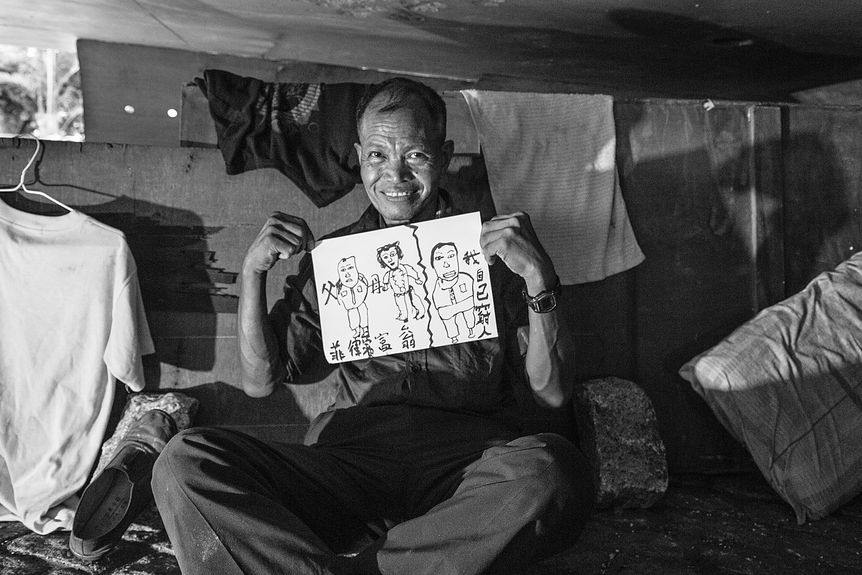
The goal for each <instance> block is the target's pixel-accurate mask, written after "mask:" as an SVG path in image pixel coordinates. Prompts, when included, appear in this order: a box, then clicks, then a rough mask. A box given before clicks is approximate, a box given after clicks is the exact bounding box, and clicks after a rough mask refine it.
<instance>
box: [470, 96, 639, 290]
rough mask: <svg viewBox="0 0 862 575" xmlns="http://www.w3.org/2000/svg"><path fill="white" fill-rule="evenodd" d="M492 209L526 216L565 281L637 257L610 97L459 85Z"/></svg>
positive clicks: (626, 265) (586, 278)
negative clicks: (619, 172)
mask: <svg viewBox="0 0 862 575" xmlns="http://www.w3.org/2000/svg"><path fill="white" fill-rule="evenodd" d="M461 93H462V94H463V96H464V98H465V99H466V101H467V105H468V106H469V108H470V113H471V115H472V117H473V122H474V124H475V126H476V131H477V132H478V133H479V141H480V143H481V146H482V153H483V154H484V156H485V163H486V165H487V169H488V181H489V183H490V186H491V195H492V197H493V200H494V204H495V207H496V210H497V213H500V214H506V213H511V212H515V211H523V212H526V213H527V214H529V216H530V219H531V221H532V222H533V226H534V227H535V229H536V233H537V234H538V235H539V239H540V240H541V242H542V245H543V246H544V247H545V250H546V251H547V252H548V255H550V256H551V258H552V259H553V261H554V265H555V267H556V269H557V274H558V275H559V276H560V281H561V282H562V283H564V284H576V283H586V282H593V281H597V280H601V279H603V278H605V277H607V276H610V275H613V274H615V273H619V272H622V271H625V270H627V269H630V268H632V267H634V266H636V265H637V264H639V263H641V262H642V261H643V260H644V255H643V252H641V249H640V246H638V243H637V240H636V239H635V235H634V231H633V230H632V227H631V223H630V222H629V217H628V213H627V212H626V206H625V202H624V201H623V196H622V191H621V190H620V185H619V180H618V176H617V170H616V163H615V158H616V152H615V146H616V137H615V132H614V118H613V99H612V98H611V97H609V96H601V95H598V96H594V95H580V94H529V93H513V92H485V91H479V90H462V91H461Z"/></svg>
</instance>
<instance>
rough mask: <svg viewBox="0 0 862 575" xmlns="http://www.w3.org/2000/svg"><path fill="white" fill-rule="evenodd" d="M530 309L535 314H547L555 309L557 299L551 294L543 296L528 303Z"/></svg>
mask: <svg viewBox="0 0 862 575" xmlns="http://www.w3.org/2000/svg"><path fill="white" fill-rule="evenodd" d="M530 307H531V308H532V309H533V311H535V312H537V313H547V312H549V311H553V310H554V308H555V307H557V297H556V296H555V295H554V294H553V293H549V294H543V295H541V296H539V297H537V298H535V299H534V300H533V301H532V302H530Z"/></svg>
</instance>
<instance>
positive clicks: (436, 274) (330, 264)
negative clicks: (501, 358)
mask: <svg viewBox="0 0 862 575" xmlns="http://www.w3.org/2000/svg"><path fill="white" fill-rule="evenodd" d="M481 228H482V223H481V220H480V218H479V213H478V212H474V213H471V214H463V215H458V216H452V217H448V218H440V219H436V220H431V221H428V222H421V223H418V224H408V225H403V226H394V227H391V228H385V229H381V230H376V231H373V232H365V233H361V234H354V235H351V236H345V237H341V238H332V239H328V240H323V241H321V242H319V243H318V245H317V246H316V247H315V248H314V249H313V250H312V252H311V255H312V259H313V261H314V278H315V281H316V283H317V286H318V302H319V308H320V323H321V331H322V332H323V345H324V350H325V353H326V358H327V361H329V362H330V363H340V362H343V361H354V360H357V359H364V358H368V357H375V356H382V355H390V354H394V353H401V352H405V351H412V350H420V349H427V348H429V347H437V346H443V345H451V344H455V343H463V342H466V341H472V340H479V339H486V338H490V337H496V336H497V323H496V320H495V315H494V300H493V296H492V294H491V283H490V275H489V271H488V263H487V262H486V261H485V258H484V257H483V256H482V251H481V249H480V247H479V234H480V232H481Z"/></svg>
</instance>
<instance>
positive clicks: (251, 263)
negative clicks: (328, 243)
mask: <svg viewBox="0 0 862 575" xmlns="http://www.w3.org/2000/svg"><path fill="white" fill-rule="evenodd" d="M314 244H315V241H314V235H313V234H312V233H311V230H310V229H308V224H306V223H305V220H303V219H302V218H300V217H297V216H291V215H288V214H285V213H283V212H274V213H273V214H272V215H271V216H270V217H269V218H268V219H267V220H266V223H265V224H264V225H263V227H262V228H261V230H260V232H258V234H257V237H256V238H255V239H254V241H253V242H252V243H251V246H249V248H248V251H247V252H246V254H245V259H244V260H243V271H244V272H254V273H259V274H260V273H266V272H267V271H269V270H270V269H271V268H272V266H274V265H275V264H276V262H277V261H278V260H286V259H287V258H289V257H291V256H292V255H294V254H297V253H300V252H303V251H308V250H311V249H312V248H314Z"/></svg>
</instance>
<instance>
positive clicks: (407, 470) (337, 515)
mask: <svg viewBox="0 0 862 575" xmlns="http://www.w3.org/2000/svg"><path fill="white" fill-rule="evenodd" d="M591 477H592V475H591V473H590V470H589V469H588V466H587V463H586V459H585V458H584V456H583V455H582V454H581V453H580V451H578V449H577V448H576V447H575V446H574V445H572V444H571V443H570V442H569V441H568V440H566V439H564V438H562V437H560V436H558V435H554V434H539V435H533V436H526V437H514V436H513V435H512V434H511V432H510V431H507V430H506V428H504V427H502V426H500V425H498V424H497V423H495V422H494V421H492V420H488V419H485V418H479V417H472V416H468V415H462V414H451V413H446V412H441V411H439V410H432V409H421V408H411V407H404V406H386V407H370V408H366V407H357V408H351V409H347V410H341V411H339V412H336V414H335V416H333V418H332V420H331V421H330V422H329V423H328V425H327V426H326V428H325V429H324V430H323V432H322V433H321V434H320V436H319V437H318V440H317V443H316V444H315V445H311V446H306V445H296V444H284V443H271V442H270V443H267V442H262V441H259V440H257V439H254V438H252V437H249V436H247V435H244V434H241V433H238V432H235V431H231V430H226V429H219V428H192V429H189V430H186V431H184V432H181V433H180V434H178V435H177V436H175V437H174V438H173V439H172V440H171V441H170V443H169V444H168V446H167V447H166V448H165V450H164V451H163V452H162V454H161V456H160V457H159V459H158V461H157V462H156V465H155V469H154V471H153V483H152V484H153V492H154V495H155V499H156V503H157V505H158V508H159V512H160V513H161V516H162V518H163V520H164V524H165V528H166V529H167V532H168V536H169V537H170V539H171V542H172V545H173V548H174V551H175V553H176V557H177V560H178V562H179V565H180V568H181V569H182V572H183V573H184V574H185V575H195V574H200V575H218V574H239V573H244V574H246V575H265V574H271V573H272V574H274V573H285V574H288V573H289V574H330V573H334V574H338V573H341V572H342V570H341V567H339V563H338V562H339V561H341V560H340V559H337V558H336V555H337V554H347V553H357V552H361V553H360V555H359V557H358V558H356V561H358V562H361V563H363V564H364V565H365V568H364V569H363V571H367V572H369V573H383V574H387V575H388V574H405V575H421V574H423V573H427V574H435V575H440V574H448V573H452V574H461V575H463V574H474V573H475V574H478V573H492V574H497V573H504V572H517V570H518V568H519V567H521V566H523V565H524V564H525V563H529V562H532V561H534V560H535V559H537V558H539V557H542V556H546V555H550V554H553V553H555V552H557V551H559V550H562V549H564V548H566V547H567V546H570V545H571V544H572V543H574V541H575V540H576V539H577V536H578V534H579V533H580V531H581V530H582V528H583V525H584V523H585V522H586V520H587V517H588V516H589V513H590V511H591V509H592V505H593V493H594V492H593V485H592V478H591Z"/></svg>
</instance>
